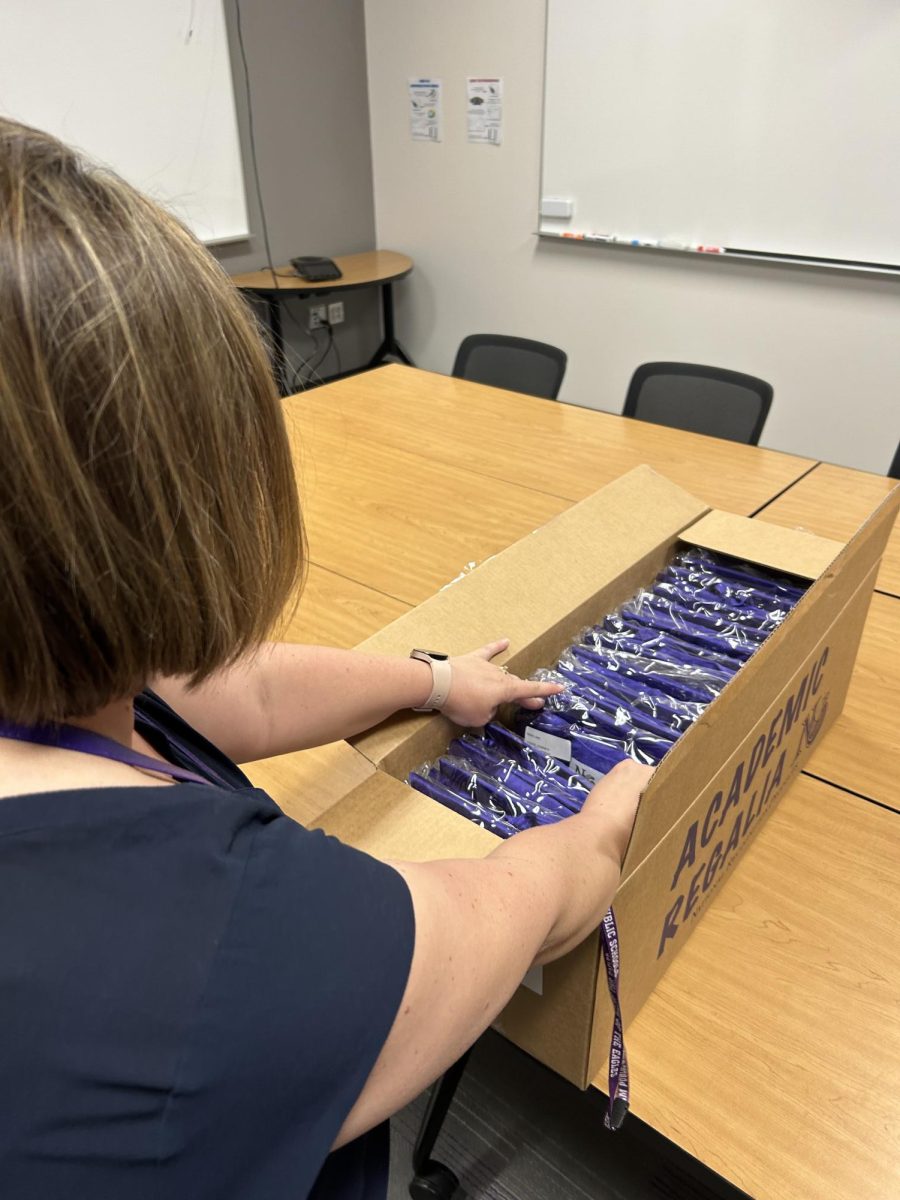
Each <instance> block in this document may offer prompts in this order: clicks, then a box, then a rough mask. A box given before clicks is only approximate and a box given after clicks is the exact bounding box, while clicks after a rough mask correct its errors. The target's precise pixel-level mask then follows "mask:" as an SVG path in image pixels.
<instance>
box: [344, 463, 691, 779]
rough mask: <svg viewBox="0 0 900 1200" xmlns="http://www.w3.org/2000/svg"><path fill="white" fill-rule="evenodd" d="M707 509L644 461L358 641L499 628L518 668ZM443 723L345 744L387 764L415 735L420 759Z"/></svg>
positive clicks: (446, 638) (381, 644)
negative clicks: (527, 653) (568, 619)
mask: <svg viewBox="0 0 900 1200" xmlns="http://www.w3.org/2000/svg"><path fill="white" fill-rule="evenodd" d="M708 511H709V509H708V505H706V504H704V503H703V502H702V501H700V500H697V499H696V497H694V496H691V495H690V494H689V493H688V492H686V491H684V489H683V488H680V487H678V485H677V484H674V483H671V482H670V481H669V480H668V479H665V478H664V477H663V476H662V475H659V474H657V472H656V471H654V470H653V469H652V468H650V467H646V466H644V467H636V468H635V469H634V470H632V471H629V472H628V473H627V474H626V475H623V476H621V477H620V478H619V479H617V480H615V481H614V482H612V483H610V484H608V485H607V486H606V487H604V488H601V489H600V490H599V491H597V492H594V493H593V495H591V496H588V497H587V498H586V499H585V500H582V501H580V503H578V504H575V505H573V506H572V507H571V508H569V509H567V510H566V511H565V512H563V513H560V515H559V516H557V517H554V518H553V520H551V521H549V522H548V523H547V524H546V525H542V526H541V527H540V528H539V529H536V530H535V531H534V532H533V533H530V534H528V535H527V536H526V537H524V538H522V539H521V540H520V541H518V542H515V543H514V544H513V545H512V546H510V547H508V549H506V550H504V551H502V552H501V553H500V554H497V555H495V556H494V557H493V558H490V559H488V560H487V561H486V562H484V563H482V564H481V565H480V566H479V567H477V568H476V569H475V570H474V571H472V572H471V574H469V575H466V576H465V577H464V578H462V579H460V580H459V581H458V582H456V583H454V584H453V585H452V586H450V587H447V588H445V589H444V590H443V591H440V592H438V593H437V594H436V595H434V596H431V597H430V598H429V599H428V600H426V601H425V602H424V603H422V604H420V605H419V606H418V607H417V608H415V609H413V610H412V611H411V612H408V613H404V614H403V616H401V617H398V618H397V620H396V621H393V622H392V623H391V624H390V625H388V626H386V627H385V628H384V629H382V630H380V631H379V632H378V633H376V634H373V636H372V637H370V638H367V639H366V641H364V642H362V643H360V645H359V646H358V647H357V649H359V650H362V651H365V652H366V653H369V654H408V653H409V652H410V650H412V649H413V648H414V647H421V648H422V649H425V650H440V651H442V652H444V653H448V654H460V653H465V652H466V651H469V650H473V649H474V648H475V647H477V646H479V645H483V644H484V643H485V642H488V641H492V640H493V639H495V638H497V637H501V636H505V637H508V638H510V640H511V643H512V647H511V653H510V655H509V656H508V658H507V661H508V662H509V663H510V665H511V666H512V667H513V668H514V669H520V667H519V662H518V661H517V658H518V657H519V654H518V653H517V652H519V653H520V652H521V651H522V650H523V649H525V648H527V647H528V646H529V645H531V643H533V642H534V641H536V640H537V639H539V638H541V637H542V636H543V635H544V633H545V631H546V630H547V628H548V627H549V626H551V625H553V624H554V623H557V622H559V621H560V620H561V619H562V618H563V617H565V615H566V614H569V613H575V612H577V610H578V609H579V608H580V607H582V606H584V605H585V604H588V603H589V602H590V600H591V597H592V596H594V595H595V594H596V593H597V592H598V591H600V590H601V589H602V588H603V586H604V584H605V583H607V582H608V581H611V580H615V579H616V578H617V577H618V576H619V575H621V574H623V572H625V571H626V570H628V569H629V567H631V566H632V564H634V562H635V561H636V560H638V559H641V558H642V557H643V556H644V555H646V554H648V553H651V552H652V551H653V549H654V548H655V547H657V546H659V544H660V543H662V542H664V541H665V540H666V539H667V538H673V537H675V536H676V535H677V534H678V533H679V532H680V531H681V530H682V529H684V528H685V527H686V526H687V525H690V524H691V523H692V522H695V521H696V520H697V518H698V517H700V516H701V515H702V514H703V513H705V512H708ZM535 665H536V664H535ZM527 669H530V666H529V667H527ZM452 728H453V727H452V726H451V725H450V724H449V722H447V721H445V720H444V719H443V718H442V717H422V716H416V715H415V714H412V713H408V712H405V713H401V714H398V715H397V716H395V717H392V718H391V719H390V720H389V721H386V722H384V723H383V724H381V725H379V726H378V727H377V728H376V729H374V730H371V731H369V732H367V733H365V734H362V735H361V736H360V737H358V738H355V739H353V744H354V745H355V746H356V748H357V749H358V750H360V751H361V752H362V753H363V754H364V755H365V756H366V757H367V758H368V759H369V760H370V761H371V762H373V763H374V764H375V765H376V766H384V767H386V768H387V769H389V770H390V769H391V759H392V757H394V758H396V757H397V756H396V755H395V754H394V752H395V751H397V750H398V748H400V747H402V746H403V745H404V744H405V743H406V742H407V741H409V740H410V739H415V740H416V743H417V745H416V750H415V754H414V755H413V757H417V758H418V759H419V760H424V759H426V758H428V757H430V756H431V755H432V754H433V753H434V752H435V751H437V752H439V751H440V750H441V749H443V747H444V746H446V744H447V741H448V740H449V738H450V736H451V735H452ZM406 757H408V755H407V756H406Z"/></svg>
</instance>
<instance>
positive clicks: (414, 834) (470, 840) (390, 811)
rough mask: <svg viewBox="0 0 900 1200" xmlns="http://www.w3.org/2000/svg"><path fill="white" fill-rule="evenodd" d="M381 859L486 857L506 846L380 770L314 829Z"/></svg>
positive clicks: (419, 860)
mask: <svg viewBox="0 0 900 1200" xmlns="http://www.w3.org/2000/svg"><path fill="white" fill-rule="evenodd" d="M312 828H314V829H323V830H324V831H325V832H326V833H330V834H332V835H333V836H334V837H338V838H340V839H341V841H342V842H346V843H347V844H348V845H350V846H355V847H356V849H357V850H364V851H365V852H366V853H367V854H372V855H374V856H375V857H376V858H382V859H393V860H396V861H410V862H430V861H433V860H435V859H439V858H484V857H485V855H487V854H490V852H491V851H492V850H496V849H497V847H498V846H499V845H500V844H501V842H500V839H499V838H498V837H497V836H496V835H495V834H493V833H489V832H488V831H487V830H486V829H482V828H481V826H480V825H476V824H474V823H473V822H472V821H467V820H465V818H463V817H460V816H459V815H458V814H457V813H454V812H451V811H450V809H448V808H444V806H443V805H442V804H438V803H436V802H435V801H434V800H432V799H431V798H430V797H428V796H423V795H422V793H421V792H417V791H416V790H415V788H412V787H410V786H409V785H408V784H406V783H400V782H399V780H396V779H393V778H392V777H391V776H390V775H386V774H385V773H384V771H376V772H375V773H374V774H373V775H372V776H370V778H368V779H366V780H364V781H363V782H362V783H361V784H359V785H358V786H357V787H355V788H354V789H353V790H352V791H351V792H348V793H347V795H346V796H344V798H343V799H342V800H339V801H338V802H337V804H334V805H332V807H331V808H329V809H327V810H326V811H325V812H323V813H322V815H321V816H320V817H318V818H317V820H316V821H315V822H314V824H313V825H312Z"/></svg>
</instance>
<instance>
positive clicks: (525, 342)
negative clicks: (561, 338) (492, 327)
mask: <svg viewBox="0 0 900 1200" xmlns="http://www.w3.org/2000/svg"><path fill="white" fill-rule="evenodd" d="M567 361H568V359H567V357H566V353H565V351H564V350H559V349H558V348H557V347H556V346H548V345H547V343H546V342H534V341H531V340H530V339H529V338H520V337H507V336H506V335H505V334H502V333H472V334H470V335H469V336H468V337H467V338H463V340H462V341H461V342H460V345H459V349H458V350H457V352H456V362H455V363H454V364H453V374H454V376H455V377H456V378H457V379H471V380H473V382H475V383H486V384H488V385H489V386H490V387H500V388H506V389H507V390H508V391H510V392H525V393H526V394H527V395H529V396H543V397H544V398H545V399H546V400H555V399H556V397H557V396H558V395H559V388H560V385H561V384H562V381H563V375H565V373H566V362H567Z"/></svg>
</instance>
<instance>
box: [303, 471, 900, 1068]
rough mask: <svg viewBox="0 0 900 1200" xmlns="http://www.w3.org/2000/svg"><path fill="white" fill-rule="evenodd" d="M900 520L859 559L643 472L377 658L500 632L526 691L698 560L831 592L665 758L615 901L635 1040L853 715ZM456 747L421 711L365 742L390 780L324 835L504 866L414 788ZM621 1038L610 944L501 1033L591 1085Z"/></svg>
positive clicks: (787, 627) (759, 656)
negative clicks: (697, 549) (681, 565)
mask: <svg viewBox="0 0 900 1200" xmlns="http://www.w3.org/2000/svg"><path fill="white" fill-rule="evenodd" d="M898 505H900V488H897V489H895V490H894V491H893V492H892V493H891V494H890V495H889V496H888V497H887V499H886V500H885V501H884V503H883V504H882V505H881V506H880V508H879V509H877V510H876V512H875V513H873V515H872V517H871V518H870V519H869V520H868V521H867V522H866V524H865V525H864V526H863V527H862V528H861V529H860V530H859V532H858V533H857V534H856V535H855V536H854V538H853V539H852V540H851V541H850V542H849V543H847V545H846V546H845V545H844V544H843V543H840V542H834V541H830V540H828V539H826V538H820V537H816V536H814V535H812V534H807V533H803V532H800V531H796V530H791V529H784V528H782V527H780V526H774V525H768V524H766V523H765V522H764V521H760V520H750V519H749V518H746V517H738V516H733V515H732V514H730V513H724V512H717V511H711V510H710V509H709V508H708V507H707V506H706V505H705V504H703V503H702V502H701V501H699V500H697V499H696V498H695V497H693V496H691V495H689V494H688V493H687V492H685V491H684V490H683V489H681V488H679V487H678V486H676V485H675V484H672V483H670V482H669V481H668V480H666V479H664V478H663V477H662V476H661V475H659V474H657V473H656V472H654V471H652V470H651V469H650V468H649V467H639V468H637V469H636V470H634V471H631V472H630V473H629V474H627V475H625V476H623V477H622V478H621V479H618V480H616V481H615V482H614V483H612V484H610V485H609V486H607V487H605V488H603V489H601V490H600V491H598V492H596V493H595V494H594V495H592V496H589V497H588V498H587V499H586V500H583V501H582V502H581V503H579V504H576V505H574V506H573V507H572V508H570V509H568V510H567V511H566V512H564V513H562V514H561V515H560V516H558V517H556V518H555V519H554V520H552V521H550V522H549V523H548V524H547V525H545V526H543V527H542V528H540V529H538V530H536V531H535V532H534V533H533V534H531V535H529V536H528V537H526V538H523V539H522V540H521V541H519V542H517V543H515V544H514V545H513V546H511V547H509V549H507V550H505V551H504V552H503V553H501V554H499V555H497V556H496V557H494V558H492V559H490V560H488V561H487V562H485V563H483V564H481V565H480V566H479V567H478V568H477V569H476V570H475V571H473V572H472V573H471V574H469V575H467V576H466V577H465V578H463V579H462V580H460V581H459V582H458V583H456V584H454V585H453V586H452V587H449V588H446V589H445V590H443V591H441V592H439V593H437V594H436V595H435V596H432V597H431V598H430V599H428V600H427V601H425V603H423V604H421V605H420V606H419V607H418V608H416V609H414V610H413V611H411V612H409V613H407V614H405V615H404V616H402V617H401V618H399V619H398V620H397V621H394V622H393V623H392V624H391V625H389V626H387V627H386V628H385V629H383V630H381V631H380V632H379V633H377V634H376V635H375V636H373V637H371V638H369V639H368V640H367V641H365V642H364V643H363V644H362V646H361V647H360V648H361V649H364V650H367V651H370V652H373V653H388V654H407V653H408V652H409V650H410V649H411V648H412V647H413V646H424V647H426V648H434V649H440V650H444V651H447V652H449V653H452V654H456V653H461V652H464V651H467V650H470V649H472V648H473V647H474V646H477V645H480V644H482V643H484V642H486V641H488V640H490V639H492V638H494V637H497V636H498V635H501V634H502V635H505V636H508V637H510V638H511V641H512V651H511V653H510V654H509V656H508V658H507V659H506V661H507V662H508V664H509V666H510V668H511V669H512V670H514V671H515V672H517V673H518V674H521V675H527V674H529V673H530V672H532V671H534V670H535V669H536V668H537V667H540V666H547V665H550V664H552V663H553V662H554V661H555V659H556V657H557V655H558V654H559V653H560V652H561V651H562V650H563V649H564V648H565V647H566V646H567V645H569V644H570V643H571V642H572V640H573V639H574V638H575V637H576V636H577V634H578V632H579V630H581V629H582V628H584V626H586V625H588V624H591V623H593V622H595V621H597V620H599V619H600V618H601V617H602V616H603V615H604V614H606V613H608V612H611V611H612V610H613V609H615V608H616V607H617V606H618V605H620V604H621V603H623V602H624V601H625V600H627V599H628V598H629V597H630V596H632V595H633V594H634V593H635V592H636V591H637V590H638V588H639V587H641V586H642V585H646V584H649V583H650V582H651V581H652V580H653V578H654V577H655V575H656V574H657V572H658V571H659V570H661V568H662V567H663V566H664V565H665V564H666V563H667V562H669V561H670V560H671V559H672V558H673V556H674V555H675V554H676V553H677V552H678V551H679V550H680V549H683V548H684V547H685V546H686V545H697V546H703V547H706V548H708V549H712V550H717V551H721V552H723V553H725V554H730V555H734V556H735V557H737V558H742V559H747V560H749V561H751V562H754V563H760V564H762V565H764V566H767V567H771V568H774V569H776V570H782V571H786V572H790V573H792V574H794V575H798V576H801V577H803V578H805V579H809V580H814V581H815V582H814V583H813V584H812V586H811V587H810V588H809V591H808V592H807V593H806V595H805V596H804V597H803V599H802V600H801V601H800V603H799V604H798V605H797V606H796V608H795V609H794V610H793V611H792V612H791V613H790V615H789V616H788V617H787V619H786V620H785V621H784V623H783V624H782V625H781V626H780V627H779V628H778V629H777V630H776V631H775V632H774V633H773V634H772V635H771V636H770V637H769V638H768V640H767V641H766V642H765V644H764V645H763V646H762V647H761V648H760V649H759V650H758V651H757V652H756V654H755V655H754V656H753V658H752V659H751V660H750V661H749V662H748V663H746V664H745V665H744V666H743V667H742V668H741V670H740V671H739V672H738V674H737V675H736V676H735V678H734V679H733V680H732V681H731V682H730V683H729V684H728V685H727V687H726V688H725V690H724V691H723V692H722V694H721V695H720V696H719V697H718V698H717V699H716V700H715V701H713V703H712V704H710V705H709V707H708V708H707V709H706V711H705V712H704V715H703V717H702V718H701V719H700V720H699V721H697V722H696V723H695V725H694V726H692V728H691V729H690V730H689V731H688V732H687V733H685V734H684V735H683V736H682V737H681V739H680V740H679V741H678V742H677V744H676V745H675V747H674V748H673V749H672V750H671V751H670V752H669V753H668V754H667V755H666V757H665V759H664V760H663V762H662V763H661V764H660V766H659V768H658V769H657V771H656V774H655V775H654V777H653V780H652V783H651V785H650V787H649V788H648V789H647V792H646V793H645V795H644V797H643V800H642V802H641V805H640V809H639V811H638V815H637V820H636V823H635V827H634V832H633V834H632V838H631V842H630V844H629V848H628V853H627V855H626V858H625V862H624V866H623V871H622V882H621V884H620V887H619V891H618V893H617V895H616V899H615V902H614V909H615V913H616V917H617V921H618V926H619V935H620V948H621V969H622V978H621V994H622V1007H623V1014H624V1019H625V1022H626V1024H627V1022H628V1021H629V1020H630V1019H631V1018H632V1017H633V1016H634V1015H635V1013H636V1012H637V1011H638V1009H639V1008H640V1007H641V1005H642V1004H643V1002H644V1001H645V999H646V998H647V996H648V995H649V994H650V992H651V991H652V989H653V987H654V986H655V984H656V982H657V980H658V979H659V978H660V976H661V975H662V974H663V972H664V971H665V970H666V968H667V966H668V965H669V963H670V962H671V961H672V960H673V958H674V956H675V955H676V954H677V953H678V951H679V949H680V948H681V947H682V946H683V945H684V943H685V942H686V940H687V938H688V937H689V936H690V933H691V931H692V930H693V928H694V927H695V925H696V922H697V919H698V917H699V916H700V915H701V914H702V912H703V911H704V909H705V908H706V906H707V905H708V903H709V901H710V898H711V897H712V896H713V895H714V894H715V891H716V889H717V888H718V887H719V885H720V884H721V882H722V880H723V878H724V877H725V876H726V875H727V874H728V873H729V872H730V871H731V870H732V869H733V868H734V866H735V864H736V863H737V861H738V859H739V858H740V856H741V855H742V854H743V853H744V851H745V850H746V848H747V846H748V845H749V844H750V842H751V841H752V840H753V838H754V837H755V836H756V834H757V832H758V831H759V829H760V828H761V827H762V825H763V823H764V821H765V820H766V818H767V816H768V815H769V813H771V812H772V810H773V809H774V807H775V805H776V804H777V802H778V800H779V798H780V796H781V795H782V794H783V793H784V791H785V790H786V789H787V787H788V785H789V783H790V781H791V779H792V778H793V777H794V775H795V774H796V773H797V772H798V771H799V770H800V768H801V767H802V765H803V763H804V761H805V759H806V757H807V756H808V754H809V753H810V750H811V748H812V746H813V745H814V744H815V742H816V741H817V740H818V739H819V738H820V737H822V736H823V735H824V734H825V732H826V731H827V729H828V728H829V726H830V725H831V723H832V722H833V721H834V719H835V718H836V717H837V715H838V713H839V712H840V710H841V707H842V705H843V702H844V697H845V694H846V691H847V686H848V683H849V680H850V674H851V671H852V669H853V663H854V660H855V658H856V652H857V648H858V645H859V640H860V636H861V634H862V629H863V624H864V622H865V618H866V613H867V611H868V606H869V600H870V597H871V594H872V590H873V586H874V581H875V575H876V572H877V569H878V564H879V561H880V558H881V555H882V552H883V550H884V546H885V543H886V541H887V537H888V534H889V532H890V528H891V524H892V522H893V518H894V516H895V514H896V511H897V508H898ZM455 733H456V730H455V729H454V727H453V726H451V725H450V723H449V722H447V721H446V720H445V719H444V718H443V717H441V716H416V715H414V714H411V713H403V714H398V715H397V716H396V717H395V718H392V719H391V720H390V721H387V722H385V723H384V724H383V725H381V726H379V727H378V728H377V729H375V730H372V731H370V732H369V733H367V734H365V735H363V736H361V737H360V738H358V739H356V741H355V745H356V748H357V750H358V752H359V753H361V754H362V755H364V756H365V757H366V759H368V760H369V762H370V763H371V764H372V765H373V767H374V768H375V770H374V773H373V774H372V775H371V776H370V777H369V778H368V779H366V780H365V781H364V782H363V783H362V784H360V785H359V786H358V787H356V788H354V789H353V790H352V791H351V792H349V793H348V794H347V795H346V796H344V797H343V798H342V799H341V800H340V801H339V802H338V803H337V804H336V805H334V807H332V808H331V809H329V810H328V811H327V812H326V813H325V814H323V816H322V817H321V818H320V820H319V822H318V824H319V825H320V826H321V827H322V828H325V829H326V830H328V831H329V832H330V833H334V834H336V835H337V836H339V837H341V838H343V839H344V840H345V841H347V842H349V843H351V844H353V845H355V846H359V847H361V848H363V849H365V850H368V851H370V852H371V853H373V854H376V855H378V856H381V857H387V858H395V859H403V858H409V859H422V860H424V859H435V858H444V857H463V856H473V857H474V856H483V855H485V854H489V853H490V852H491V850H493V849H495V848H496V846H497V839H496V837H495V836H494V835H493V834H491V833H489V832H487V831H486V830H483V829H481V828H479V827H478V826H476V825H474V824H472V823H471V822H469V821H467V820H465V819H464V818H463V817H460V816H458V815H457V814H455V813H453V812H450V811H449V810H448V809H445V808H443V807H442V806H441V805H439V804H437V803H435V802H434V801H432V800H430V799H429V798H428V797H426V796H424V795H422V794H420V793H419V792H417V791H415V790H413V789H412V788H410V787H408V786H407V785H406V784H405V783H404V782H403V781H404V780H405V778H406V776H407V774H408V772H409V771H410V770H411V769H413V768H414V767H416V766H418V765H420V764H421V763H423V762H426V761H428V760H431V759H434V758H436V757H438V756H439V755H440V754H441V753H442V752H443V751H444V749H445V748H446V746H447V744H448V742H449V741H450V739H451V738H452V737H453V736H455ZM611 1026H612V1008H611V1005H610V1001H609V997H608V995H607V988H606V978H605V971H604V970H603V969H602V962H601V950H600V940H599V936H598V935H597V934H594V935H592V936H591V937H589V938H587V939H586V940H585V941H584V942H583V943H582V944H581V945H580V946H579V947H578V948H577V949H575V950H574V951H572V952H571V953H570V954H568V955H567V956H566V957H565V958H563V959H560V960H559V961H557V962H555V963H551V964H549V965H548V966H546V967H544V968H543V971H542V979H541V981H540V983H539V985H538V990H533V989H532V988H529V987H526V986H523V987H521V988H519V990H518V991H517V993H516V994H515V996H514V997H513V999H512V1000H511V1002H510V1003H509V1005H508V1006H507V1008H506V1009H505V1010H504V1012H503V1013H502V1014H501V1016H500V1018H499V1020H498V1022H497V1027H498V1028H499V1029H500V1030H501V1031H502V1032H503V1033H504V1034H505V1035H506V1036H508V1037H509V1038H510V1039H511V1040H512V1041H514V1042H516V1043H517V1044H518V1045H519V1046H521V1047H522V1048H523V1049H525V1050H527V1051H528V1052H529V1053H530V1054H532V1055H534V1056H535V1057H536V1058H538V1059H540V1060H541V1061H542V1062H544V1063H546V1064H547V1065H548V1066H549V1067H551V1068H553V1069H554V1070H556V1071H558V1072H559V1073H560V1074H561V1075H563V1076H565V1077H566V1078H567V1079H568V1080H570V1081H571V1082H573V1083H575V1084H576V1085H578V1086H579V1087H587V1086H588V1085H589V1084H590V1083H591V1081H592V1080H593V1079H594V1078H595V1077H596V1076H597V1074H598V1072H599V1071H600V1070H601V1068H602V1066H603V1064H604V1062H605V1061H606V1057H607V1055H608V1052H609V1036H610V1029H611Z"/></svg>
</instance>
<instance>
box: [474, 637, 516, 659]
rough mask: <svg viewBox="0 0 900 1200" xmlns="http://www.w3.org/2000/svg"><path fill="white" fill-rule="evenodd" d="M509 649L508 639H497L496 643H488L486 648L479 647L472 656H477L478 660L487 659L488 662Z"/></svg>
mask: <svg viewBox="0 0 900 1200" xmlns="http://www.w3.org/2000/svg"><path fill="white" fill-rule="evenodd" d="M508 649H509V638H498V640H497V641H496V642H488V643H487V645H486V646H480V647H479V648H478V649H477V650H474V651H473V654H477V655H478V656H479V658H484V659H487V661H488V662H490V660H491V659H492V658H495V657H496V656H497V655H498V654H502V653H503V651H504V650H508Z"/></svg>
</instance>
